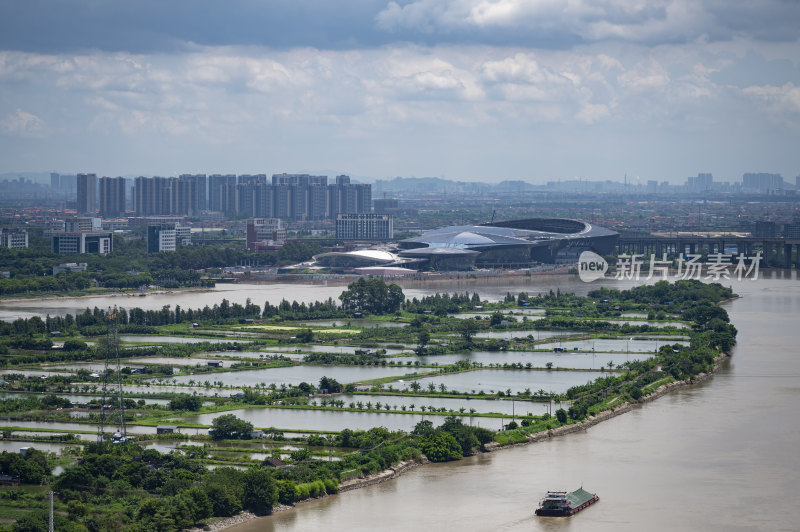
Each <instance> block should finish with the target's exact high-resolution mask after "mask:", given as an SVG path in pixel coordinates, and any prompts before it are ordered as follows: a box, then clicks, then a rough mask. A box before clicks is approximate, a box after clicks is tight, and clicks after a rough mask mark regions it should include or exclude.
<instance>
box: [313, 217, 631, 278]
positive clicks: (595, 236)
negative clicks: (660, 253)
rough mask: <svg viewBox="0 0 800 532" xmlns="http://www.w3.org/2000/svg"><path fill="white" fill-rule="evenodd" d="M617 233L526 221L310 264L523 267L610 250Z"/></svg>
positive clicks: (434, 235)
mask: <svg viewBox="0 0 800 532" xmlns="http://www.w3.org/2000/svg"><path fill="white" fill-rule="evenodd" d="M618 236H619V235H618V234H617V233H616V232H614V231H611V230H610V229H606V228H604V227H600V226H597V225H593V224H589V223H587V222H581V221H578V220H568V219H545V218H531V219H526V220H511V221H507V222H495V223H491V224H485V225H458V226H450V227H443V228H441V229H435V230H433V231H427V232H425V233H423V234H422V235H420V236H418V237H414V238H407V239H405V240H401V241H400V242H399V243H398V245H397V249H391V250H389V249H362V250H358V251H349V252H331V253H322V254H320V255H317V256H316V257H314V262H315V264H316V266H319V267H323V268H328V269H334V270H338V271H353V272H355V270H356V269H357V268H365V267H373V268H374V267H382V268H388V267H394V268H410V269H414V270H418V271H419V270H436V271H467V270H472V269H474V268H517V269H518V268H528V267H531V266H533V265H536V264H542V263H545V264H566V263H573V262H577V261H578V257H579V256H580V254H581V253H582V252H583V251H586V250H590V251H594V252H595V253H598V254H600V255H607V254H610V253H611V252H612V251H613V250H614V245H615V244H616V241H617V238H618Z"/></svg>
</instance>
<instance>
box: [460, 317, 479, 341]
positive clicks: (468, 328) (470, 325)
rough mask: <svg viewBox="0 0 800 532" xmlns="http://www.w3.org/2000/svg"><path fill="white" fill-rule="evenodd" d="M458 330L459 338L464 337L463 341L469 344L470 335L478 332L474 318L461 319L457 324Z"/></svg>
mask: <svg viewBox="0 0 800 532" xmlns="http://www.w3.org/2000/svg"><path fill="white" fill-rule="evenodd" d="M458 332H459V334H461V338H463V339H464V342H466V343H468V344H471V343H472V337H473V336H475V333H476V332H478V325H477V324H476V323H475V320H469V319H466V320H461V323H459V324H458Z"/></svg>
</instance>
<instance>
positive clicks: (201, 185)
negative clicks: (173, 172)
mask: <svg viewBox="0 0 800 532" xmlns="http://www.w3.org/2000/svg"><path fill="white" fill-rule="evenodd" d="M178 179H181V180H184V181H192V182H194V187H195V188H194V191H193V193H194V194H195V196H196V197H197V199H196V200H194V201H193V203H194V204H196V205H197V210H198V211H205V210H208V192H207V188H208V187H207V186H206V174H181V175H180V177H179V178H178Z"/></svg>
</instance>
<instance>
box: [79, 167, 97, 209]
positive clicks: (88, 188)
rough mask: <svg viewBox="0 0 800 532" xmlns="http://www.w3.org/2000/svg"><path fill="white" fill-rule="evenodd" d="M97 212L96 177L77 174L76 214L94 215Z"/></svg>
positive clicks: (94, 175)
mask: <svg viewBox="0 0 800 532" xmlns="http://www.w3.org/2000/svg"><path fill="white" fill-rule="evenodd" d="M96 210H97V175H96V174H78V213H80V214H94V212H95V211H96Z"/></svg>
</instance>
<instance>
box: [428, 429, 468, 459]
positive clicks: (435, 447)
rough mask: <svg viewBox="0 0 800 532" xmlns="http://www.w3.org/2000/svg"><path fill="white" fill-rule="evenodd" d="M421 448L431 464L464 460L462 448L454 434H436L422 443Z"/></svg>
mask: <svg viewBox="0 0 800 532" xmlns="http://www.w3.org/2000/svg"><path fill="white" fill-rule="evenodd" d="M420 448H421V450H422V452H423V453H424V454H425V456H427V457H428V460H430V461H431V462H448V461H450V460H458V459H459V458H463V454H462V453H461V446H460V445H459V444H458V442H457V441H456V439H455V438H454V437H453V435H452V434H450V433H448V432H436V433H434V434H433V435H431V436H429V437H426V438H423V439H422V440H421V441H420Z"/></svg>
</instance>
